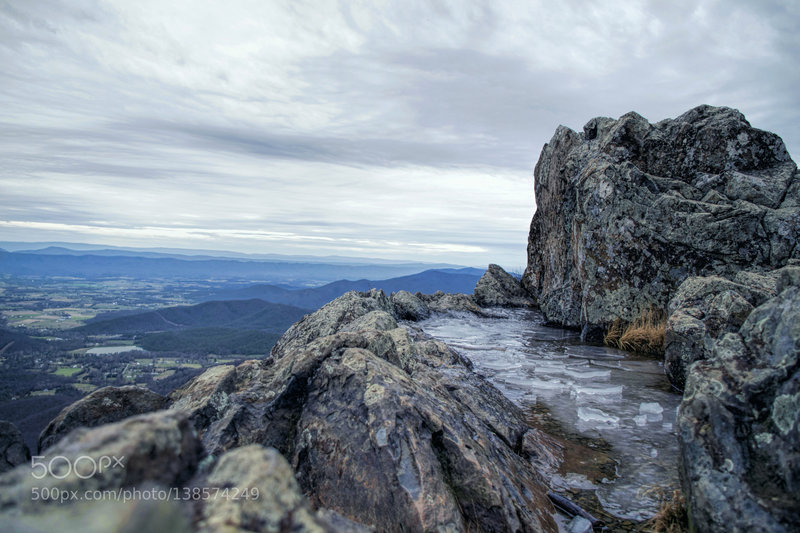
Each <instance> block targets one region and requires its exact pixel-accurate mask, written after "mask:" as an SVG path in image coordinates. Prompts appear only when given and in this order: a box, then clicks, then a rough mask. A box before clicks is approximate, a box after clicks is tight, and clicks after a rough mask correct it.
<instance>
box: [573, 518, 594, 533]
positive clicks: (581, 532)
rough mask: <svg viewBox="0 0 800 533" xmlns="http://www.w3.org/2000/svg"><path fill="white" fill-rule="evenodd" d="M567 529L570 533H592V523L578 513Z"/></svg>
mask: <svg viewBox="0 0 800 533" xmlns="http://www.w3.org/2000/svg"><path fill="white" fill-rule="evenodd" d="M567 531H568V533H591V531H592V523H591V522H589V521H588V520H587V519H585V518H584V517H582V516H580V515H576V516H574V517H573V518H572V520H571V521H570V523H569V524H567Z"/></svg>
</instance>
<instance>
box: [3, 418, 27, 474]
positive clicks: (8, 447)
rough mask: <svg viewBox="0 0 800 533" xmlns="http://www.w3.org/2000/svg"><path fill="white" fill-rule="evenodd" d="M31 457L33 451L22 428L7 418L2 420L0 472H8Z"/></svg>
mask: <svg viewBox="0 0 800 533" xmlns="http://www.w3.org/2000/svg"><path fill="white" fill-rule="evenodd" d="M30 459H31V452H30V450H28V446H27V445H26V444H25V441H24V440H23V438H22V433H21V432H20V430H19V429H18V428H17V426H15V425H14V424H12V423H11V422H7V421H5V420H0V473H3V472H7V471H8V470H11V469H12V468H14V467H15V466H17V465H21V464H25V463H27V462H29V461H30Z"/></svg>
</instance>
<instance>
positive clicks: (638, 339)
mask: <svg viewBox="0 0 800 533" xmlns="http://www.w3.org/2000/svg"><path fill="white" fill-rule="evenodd" d="M666 326H667V319H666V316H665V314H664V312H663V311H661V310H659V309H654V308H651V309H648V310H647V311H645V312H644V313H642V314H641V315H639V316H638V317H637V318H636V320H634V321H633V322H631V323H625V322H623V321H622V320H619V319H617V320H615V321H614V322H612V323H611V326H609V328H608V332H607V333H606V335H605V337H604V338H603V342H604V343H605V344H606V345H608V346H612V347H614V348H619V349H620V350H625V351H628V352H633V353H638V354H643V355H655V356H661V355H664V331H665V329H666Z"/></svg>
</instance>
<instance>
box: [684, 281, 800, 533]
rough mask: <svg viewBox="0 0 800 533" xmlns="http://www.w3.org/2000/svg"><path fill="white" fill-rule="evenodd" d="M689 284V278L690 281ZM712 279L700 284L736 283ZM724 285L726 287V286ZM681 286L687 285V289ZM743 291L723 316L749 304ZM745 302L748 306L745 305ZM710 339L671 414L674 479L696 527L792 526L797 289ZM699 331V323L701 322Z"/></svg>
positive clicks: (799, 370)
mask: <svg viewBox="0 0 800 533" xmlns="http://www.w3.org/2000/svg"><path fill="white" fill-rule="evenodd" d="M695 285H697V283H695ZM733 285H734V284H731V283H727V284H723V283H721V282H719V281H718V280H715V279H712V280H711V281H709V282H707V283H706V286H716V288H718V289H722V290H721V292H717V296H716V298H728V299H730V300H734V299H735V298H736V297H734V296H724V295H726V294H728V291H732V290H735V294H741V293H740V292H739V287H738V286H733ZM731 287H732V288H731ZM686 292H689V291H686ZM745 296H747V294H746V293H745V295H744V296H742V297H741V301H740V302H739V303H738V304H737V305H736V306H734V307H733V309H736V311H735V312H733V313H731V315H732V316H733V321H732V323H735V322H737V321H738V315H739V310H740V309H744V308H746V307H747V305H750V303H749V302H748V301H747V300H746V298H745ZM745 304H747V305H745ZM727 329H728V327H727V326H726V327H724V328H723V329H722V330H721V331H720V333H721V336H720V337H719V338H718V340H716V341H715V342H711V341H710V338H711V337H712V334H710V333H707V339H706V340H708V341H709V342H707V343H704V344H702V345H703V346H706V347H707V350H708V353H707V359H706V360H701V361H698V362H695V363H694V364H693V365H692V366H691V367H689V371H688V374H687V378H686V390H685V393H684V399H683V402H682V404H681V406H680V409H679V413H678V423H677V430H678V439H679V443H680V453H681V477H682V484H683V489H684V493H685V494H686V496H687V502H688V505H689V514H690V519H691V522H692V524H693V526H694V527H695V528H696V529H697V530H698V531H741V532H750V531H772V532H775V531H796V530H797V524H798V523H800V287H797V286H793V287H789V288H786V289H784V290H783V292H781V293H780V294H779V295H778V296H775V297H772V298H769V299H767V300H766V301H765V302H764V303H763V304H762V305H760V306H758V307H756V308H755V309H754V310H753V311H752V312H750V313H749V315H748V316H747V318H746V319H745V320H744V322H743V323H742V324H741V327H739V328H738V329H737V330H736V331H734V332H727V333H725V332H724V331H726V330H727ZM707 331H708V328H707Z"/></svg>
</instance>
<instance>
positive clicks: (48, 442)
mask: <svg viewBox="0 0 800 533" xmlns="http://www.w3.org/2000/svg"><path fill="white" fill-rule="evenodd" d="M166 406H167V399H166V398H165V397H163V396H161V395H160V394H156V393H155V392H152V391H150V390H148V389H145V388H142V387H137V386H133V385H130V386H125V387H103V388H101V389H97V390H96V391H94V392H92V393H91V394H89V395H87V396H85V397H83V398H81V399H80V400H78V401H77V402H75V403H73V404H71V405H68V406H67V407H65V408H64V409H63V410H62V411H61V413H59V414H58V416H57V417H56V418H54V419H53V420H52V421H50V423H49V424H48V425H47V427H46V428H45V429H44V430H43V431H42V433H41V435H40V436H39V451H40V452H41V451H43V450H45V449H47V448H49V447H50V446H52V445H53V444H55V443H57V442H58V441H59V440H60V439H61V438H63V437H64V436H65V435H66V434H67V433H69V432H70V431H72V430H73V429H76V428H79V427H96V426H101V425H103V424H109V423H111V422H117V421H119V420H123V419H125V418H128V417H130V416H134V415H140V414H143V413H149V412H152V411H158V410H159V409H163V408H165V407H166Z"/></svg>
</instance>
